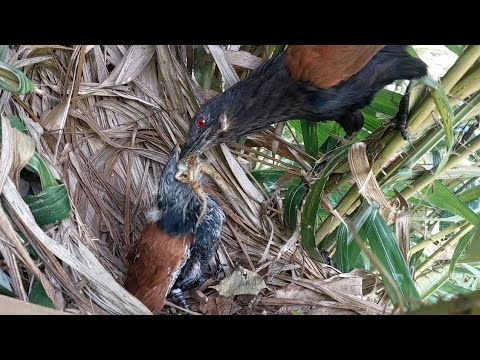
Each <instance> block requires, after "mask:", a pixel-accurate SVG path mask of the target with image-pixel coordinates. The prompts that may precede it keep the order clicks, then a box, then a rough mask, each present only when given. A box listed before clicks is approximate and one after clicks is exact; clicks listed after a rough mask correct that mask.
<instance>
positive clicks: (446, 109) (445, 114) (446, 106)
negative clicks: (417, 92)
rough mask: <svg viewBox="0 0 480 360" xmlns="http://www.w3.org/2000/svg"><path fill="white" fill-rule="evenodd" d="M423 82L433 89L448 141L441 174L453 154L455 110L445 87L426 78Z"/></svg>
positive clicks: (438, 170)
mask: <svg viewBox="0 0 480 360" xmlns="http://www.w3.org/2000/svg"><path fill="white" fill-rule="evenodd" d="M422 82H423V83H424V84H425V85H427V86H429V87H430V88H432V89H433V92H432V93H431V95H432V98H433V101H434V103H435V106H436V107H437V110H438V112H439V114H440V116H441V121H442V125H443V129H444V130H445V139H446V141H447V152H446V154H445V155H444V157H443V159H442V161H441V163H440V164H439V165H438V167H437V170H436V173H437V174H439V173H440V172H441V171H442V169H443V167H444V166H445V164H446V163H447V161H448V159H449V158H450V155H451V154H452V150H453V145H454V137H453V109H452V107H451V105H450V102H449V101H448V96H447V94H446V93H445V90H444V89H443V87H442V86H441V85H440V84H439V83H438V82H436V81H433V79H431V78H429V77H425V78H424V79H423V80H422Z"/></svg>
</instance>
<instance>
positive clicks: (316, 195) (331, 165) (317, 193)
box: [300, 144, 351, 262]
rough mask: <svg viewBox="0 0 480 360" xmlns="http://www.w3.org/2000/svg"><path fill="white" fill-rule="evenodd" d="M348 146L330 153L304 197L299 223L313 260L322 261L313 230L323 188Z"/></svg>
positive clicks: (303, 240) (343, 159)
mask: <svg viewBox="0 0 480 360" xmlns="http://www.w3.org/2000/svg"><path fill="white" fill-rule="evenodd" d="M350 146H351V145H350V144H349V145H344V146H341V147H339V148H338V149H337V150H336V151H334V152H333V153H332V157H331V159H330V161H329V162H328V163H327V165H326V166H325V167H324V168H323V170H322V172H321V173H320V177H319V179H318V180H317V181H316V182H315V184H314V185H313V186H312V187H311V189H310V191H309V192H308V194H307V197H306V199H305V204H304V206H303V211H302V219H301V224H300V225H301V227H300V233H301V236H302V244H303V246H304V248H305V250H306V251H307V253H308V254H309V255H310V256H311V257H313V258H314V259H315V260H317V261H320V262H323V257H322V256H321V254H320V251H318V248H317V245H316V238H315V230H316V228H317V215H318V211H319V209H320V204H321V201H322V197H323V190H324V188H325V184H326V182H327V180H328V178H329V176H330V174H331V173H332V171H333V170H334V169H335V167H336V166H337V165H338V164H339V163H341V162H343V161H345V159H346V157H347V151H348V148H349V147H350Z"/></svg>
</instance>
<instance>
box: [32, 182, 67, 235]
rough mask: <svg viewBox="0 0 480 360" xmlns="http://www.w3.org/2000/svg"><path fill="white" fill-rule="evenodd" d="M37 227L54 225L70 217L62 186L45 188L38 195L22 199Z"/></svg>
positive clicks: (65, 192)
mask: <svg viewBox="0 0 480 360" xmlns="http://www.w3.org/2000/svg"><path fill="white" fill-rule="evenodd" d="M24 200H25V203H26V204H27V205H28V206H29V208H30V210H31V211H32V215H33V217H34V218H35V221H36V222H37V224H39V225H48V224H56V223H58V222H60V221H61V220H63V219H65V218H67V217H68V216H69V215H70V212H71V207H70V200H69V198H68V193H67V188H66V187H65V185H64V184H61V185H57V186H53V187H49V188H46V189H45V190H43V191H42V192H41V193H40V194H38V195H35V196H31V195H28V196H26V197H25V198H24Z"/></svg>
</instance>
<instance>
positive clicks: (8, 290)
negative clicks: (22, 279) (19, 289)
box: [0, 269, 17, 298]
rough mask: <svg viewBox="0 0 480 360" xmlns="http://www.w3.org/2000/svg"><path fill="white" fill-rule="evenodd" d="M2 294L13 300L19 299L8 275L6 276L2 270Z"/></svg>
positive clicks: (0, 286) (0, 270) (0, 279)
mask: <svg viewBox="0 0 480 360" xmlns="http://www.w3.org/2000/svg"><path fill="white" fill-rule="evenodd" d="M0 294H2V295H5V296H9V297H13V298H16V297H17V296H16V295H15V293H14V292H13V289H12V286H11V285H10V281H9V280H8V277H7V274H5V273H4V272H3V270H2V269H0Z"/></svg>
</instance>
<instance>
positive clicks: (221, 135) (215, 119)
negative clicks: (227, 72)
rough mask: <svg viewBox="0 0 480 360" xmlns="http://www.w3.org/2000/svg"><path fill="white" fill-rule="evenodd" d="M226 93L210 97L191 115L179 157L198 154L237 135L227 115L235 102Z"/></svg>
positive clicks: (229, 116)
mask: <svg viewBox="0 0 480 360" xmlns="http://www.w3.org/2000/svg"><path fill="white" fill-rule="evenodd" d="M226 95H227V96H226ZM228 95H229V94H225V93H224V94H220V95H217V96H216V97H214V98H212V99H210V100H209V101H208V102H206V103H205V104H203V106H202V107H201V109H200V110H199V111H197V113H196V114H195V115H194V116H193V118H192V122H191V123H190V128H189V131H188V135H187V139H186V141H185V145H184V146H183V148H182V151H181V153H180V159H183V158H185V157H186V156H187V155H190V154H197V155H198V154H200V153H202V152H204V151H206V150H208V149H210V148H211V147H213V146H215V145H217V144H219V143H221V142H228V141H232V140H234V139H235V138H236V137H237V134H236V131H235V130H234V128H233V126H232V125H233V123H232V121H231V120H232V118H231V115H229V114H231V113H232V109H233V107H234V105H235V104H233V103H232V102H231V101H230V98H229V97H228Z"/></svg>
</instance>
